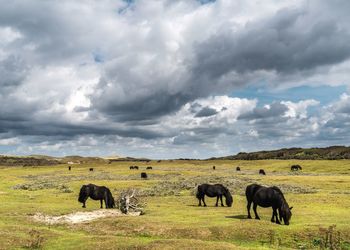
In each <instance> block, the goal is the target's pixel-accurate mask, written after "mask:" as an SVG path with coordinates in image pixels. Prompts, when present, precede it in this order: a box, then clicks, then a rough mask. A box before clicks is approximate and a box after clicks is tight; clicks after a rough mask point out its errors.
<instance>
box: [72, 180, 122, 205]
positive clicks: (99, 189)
mask: <svg viewBox="0 0 350 250" xmlns="http://www.w3.org/2000/svg"><path fill="white" fill-rule="evenodd" d="M89 197H90V198H91V199H93V200H100V203H101V208H102V204H103V201H104V202H105V207H106V208H114V207H115V203H114V198H113V196H112V193H111V191H110V190H109V189H108V188H107V187H105V186H96V185H94V184H88V185H83V186H82V187H81V188H80V193H79V198H78V201H79V202H81V203H83V207H84V208H85V207H86V206H85V203H86V200H87V199H88V198H89Z"/></svg>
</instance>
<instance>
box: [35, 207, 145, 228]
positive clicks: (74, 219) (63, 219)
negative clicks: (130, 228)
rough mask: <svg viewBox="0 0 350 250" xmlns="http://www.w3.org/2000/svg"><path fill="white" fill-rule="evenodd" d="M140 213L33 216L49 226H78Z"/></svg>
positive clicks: (84, 213) (93, 212)
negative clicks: (66, 224) (100, 219)
mask: <svg viewBox="0 0 350 250" xmlns="http://www.w3.org/2000/svg"><path fill="white" fill-rule="evenodd" d="M139 215H140V212H130V213H129V214H127V215H126V214H123V213H121V212H120V211H119V210H116V209H108V210H107V209H104V210H102V209H101V210H95V211H91V212H76V213H71V214H66V215H61V216H50V215H44V214H42V213H36V214H35V215H34V216H33V219H34V220H35V221H39V222H44V223H47V224H62V223H68V224H76V223H83V222H89V221H92V220H96V219H99V218H105V217H119V216H139Z"/></svg>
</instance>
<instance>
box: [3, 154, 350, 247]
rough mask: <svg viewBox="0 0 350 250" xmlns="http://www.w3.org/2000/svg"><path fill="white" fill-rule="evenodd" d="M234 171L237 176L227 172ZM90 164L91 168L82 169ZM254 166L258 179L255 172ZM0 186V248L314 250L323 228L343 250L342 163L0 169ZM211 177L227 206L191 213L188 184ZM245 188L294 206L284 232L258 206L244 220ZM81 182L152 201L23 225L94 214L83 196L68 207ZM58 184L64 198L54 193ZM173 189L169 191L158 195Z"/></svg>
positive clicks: (348, 222)
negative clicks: (122, 212)
mask: <svg viewBox="0 0 350 250" xmlns="http://www.w3.org/2000/svg"><path fill="white" fill-rule="evenodd" d="M291 164H300V165H301V166H302V167H303V171H302V172H299V173H292V172H291V171H290V165H291ZM129 165H139V166H140V170H138V171H137V170H129ZM149 165H151V166H153V170H147V173H148V174H149V180H141V179H140V178H139V174H140V172H141V171H143V170H145V167H146V166H149ZM213 165H215V166H216V170H215V171H213V170H212V166H213ZM238 165H239V166H240V167H241V169H242V171H241V172H236V171H235V167H236V166H238ZM89 167H94V169H95V171H94V172H89V171H88V168H89ZM260 168H263V169H264V170H265V171H266V173H267V175H266V176H259V175H257V172H258V170H259V169H260ZM0 180H1V181H0V203H1V206H0V249H25V248H26V247H27V246H29V245H30V244H33V243H35V241H36V240H37V239H38V238H39V239H43V242H42V243H41V244H39V245H40V246H41V247H42V248H43V249H186V248H187V249H188V248H191V249H230V248H231V249H271V248H276V249H277V248H278V249H298V248H300V249H312V248H314V249H319V247H320V246H319V245H320V244H321V243H322V239H323V238H324V237H325V232H324V230H323V229H328V228H329V227H330V226H332V225H336V228H335V231H336V232H335V233H334V235H337V234H338V233H340V238H341V246H342V248H343V249H350V216H348V211H349V208H350V199H349V198H350V161H348V160H339V161H292V160H290V161H282V160H262V161H228V160H227V161H226V160H225V161H162V162H161V163H157V162H150V163H132V162H118V163H113V164H106V165H96V164H88V165H74V166H73V169H72V171H70V172H69V171H68V170H67V166H66V165H59V166H50V167H33V168H32V167H25V168H23V167H1V169H0ZM218 181H220V182H223V183H225V184H226V185H228V187H229V188H230V191H231V193H233V197H234V204H233V207H231V208H228V207H214V204H215V199H206V201H207V204H208V207H206V208H204V207H198V206H197V204H198V201H197V200H196V199H195V197H194V196H193V192H194V187H195V186H196V184H199V183H202V182H211V183H216V182H218ZM252 182H257V183H261V184H265V185H277V186H280V187H281V188H282V190H283V191H284V192H285V196H286V199H287V201H288V203H289V204H290V205H291V206H293V207H294V208H293V210H292V212H293V217H292V220H291V224H290V225H289V226H283V225H282V226H280V225H276V224H273V223H271V222H270V218H271V212H272V211H271V209H270V208H258V212H259V214H260V217H261V220H260V221H257V220H248V219H246V214H247V212H246V200H245V197H244V195H243V194H244V187H245V186H246V185H248V184H250V183H252ZM87 183H94V184H97V185H105V186H108V187H109V188H110V189H111V190H112V191H113V193H114V196H115V197H116V196H117V195H118V193H119V192H120V191H121V190H124V189H127V188H138V189H140V190H143V191H145V194H149V195H151V194H152V195H154V194H156V195H154V196H147V197H146V198H145V200H146V201H147V204H148V206H147V208H146V214H145V215H143V216H140V217H118V218H104V219H99V220H96V221H92V222H89V223H83V224H75V225H51V226H49V225H45V224H42V223H38V222H34V221H33V220H32V219H31V215H32V214H34V213H37V212H41V213H44V214H49V215H61V214H67V213H71V212H77V211H91V210H95V209H98V208H99V202H96V201H91V200H88V202H87V208H86V209H83V208H81V204H79V203H78V202H77V195H78V192H79V189H80V186H81V185H82V184H87ZM18 184H28V185H29V186H30V187H33V191H30V190H22V189H13V187H14V186H16V185H18ZM44 184H50V185H49V187H50V188H47V186H45V185H44ZM62 184H64V185H66V186H68V187H69V189H71V190H72V191H73V192H72V193H65V192H62V190H60V189H59V186H60V185H62ZM40 185H41V186H40ZM41 188H42V189H41ZM172 188H175V189H176V190H175V192H174V194H175V195H167V194H169V192H168V191H169V190H167V189H172ZM147 192H148V193H147ZM158 193H159V195H157V194H158ZM33 230H34V231H33ZM34 245H35V244H34Z"/></svg>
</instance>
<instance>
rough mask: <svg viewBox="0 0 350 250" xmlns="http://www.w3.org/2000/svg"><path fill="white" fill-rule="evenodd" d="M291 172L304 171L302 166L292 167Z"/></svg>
mask: <svg viewBox="0 0 350 250" xmlns="http://www.w3.org/2000/svg"><path fill="white" fill-rule="evenodd" d="M290 170H291V171H298V170H302V168H301V166H300V165H292V166H291V167H290Z"/></svg>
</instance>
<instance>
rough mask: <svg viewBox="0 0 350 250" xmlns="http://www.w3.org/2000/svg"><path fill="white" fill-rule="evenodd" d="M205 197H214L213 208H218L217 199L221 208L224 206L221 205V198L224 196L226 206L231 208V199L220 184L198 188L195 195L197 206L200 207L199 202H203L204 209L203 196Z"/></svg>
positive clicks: (229, 194) (203, 185)
mask: <svg viewBox="0 0 350 250" xmlns="http://www.w3.org/2000/svg"><path fill="white" fill-rule="evenodd" d="M205 195H207V196H209V197H216V204H215V206H218V202H219V199H220V201H221V206H222V207H223V206H224V204H223V203H222V196H225V198H226V205H227V206H228V207H231V206H232V203H233V199H232V195H231V193H230V191H229V190H228V189H227V188H226V187H224V186H223V185H221V184H215V185H210V184H202V185H199V186H198V191H197V194H196V197H197V199H198V200H199V204H198V206H202V203H201V201H203V204H204V206H205V207H206V206H207V204H205V201H204V196H205Z"/></svg>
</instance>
